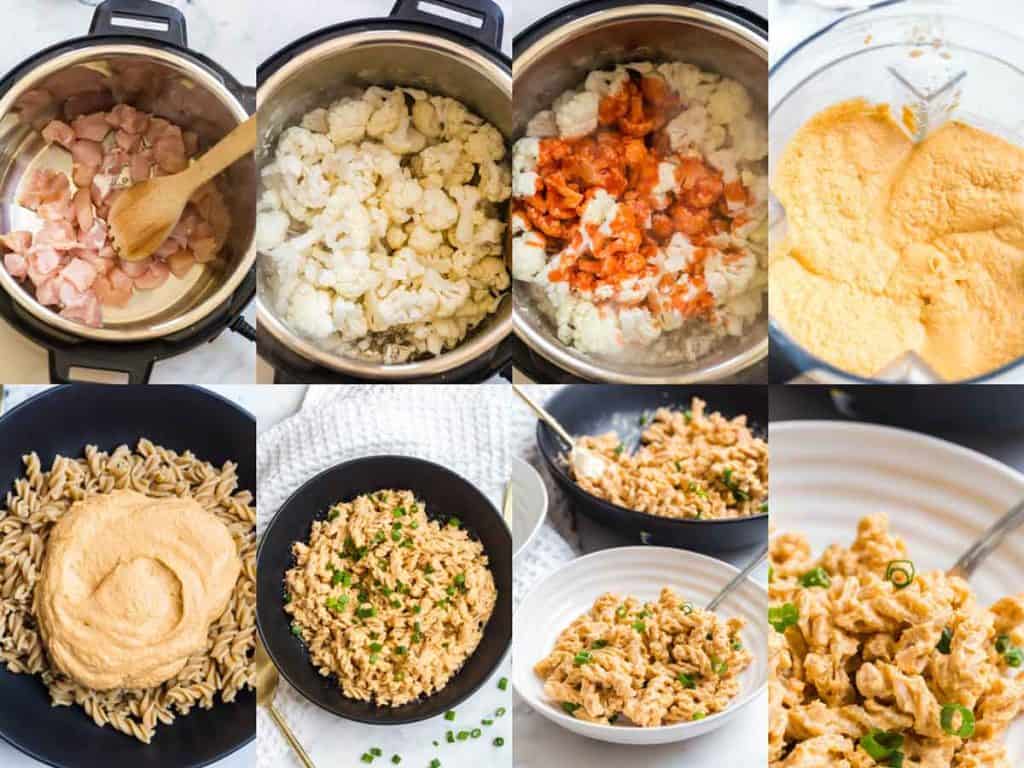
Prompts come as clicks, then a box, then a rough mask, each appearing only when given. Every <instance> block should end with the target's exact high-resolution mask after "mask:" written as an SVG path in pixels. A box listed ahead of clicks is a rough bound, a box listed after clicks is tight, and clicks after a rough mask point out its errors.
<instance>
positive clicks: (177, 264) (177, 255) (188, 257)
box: [167, 248, 196, 277]
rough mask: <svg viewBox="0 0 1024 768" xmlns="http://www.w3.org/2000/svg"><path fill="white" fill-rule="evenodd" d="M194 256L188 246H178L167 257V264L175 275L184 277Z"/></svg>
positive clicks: (193, 261)
mask: <svg viewBox="0 0 1024 768" xmlns="http://www.w3.org/2000/svg"><path fill="white" fill-rule="evenodd" d="M195 262H196V259H195V256H193V255H192V251H190V250H189V249H188V248H179V249H178V250H176V251H175V252H174V253H172V254H171V255H170V256H169V257H168V259H167V266H168V268H170V270H171V273H172V274H173V275H174V276H175V277H184V276H185V275H187V274H188V271H189V270H190V269H192V265H193V264H195Z"/></svg>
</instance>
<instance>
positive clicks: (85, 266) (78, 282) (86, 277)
mask: <svg viewBox="0 0 1024 768" xmlns="http://www.w3.org/2000/svg"><path fill="white" fill-rule="evenodd" d="M60 274H61V277H63V278H64V279H65V280H67V281H68V282H70V283H71V284H72V285H74V286H75V287H76V288H77V289H78V290H80V291H87V290H89V288H90V287H91V286H92V284H93V282H95V280H96V268H95V267H94V266H93V265H92V264H90V263H89V262H88V261H86V260H85V259H72V260H71V262H70V263H69V264H68V265H67V266H66V267H64V269H62V270H61V273H60Z"/></svg>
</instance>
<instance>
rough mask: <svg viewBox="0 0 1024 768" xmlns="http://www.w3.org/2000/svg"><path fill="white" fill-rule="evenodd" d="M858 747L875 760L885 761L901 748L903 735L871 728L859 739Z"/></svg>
mask: <svg viewBox="0 0 1024 768" xmlns="http://www.w3.org/2000/svg"><path fill="white" fill-rule="evenodd" d="M860 746H861V748H862V749H863V750H864V751H865V752H867V753H868V755H870V756H871V757H872V758H874V759H875V760H885V759H886V758H888V757H892V755H893V753H895V752H896V751H897V750H898V749H899V748H900V747H902V746H903V734H902V733H895V732H893V731H882V730H879V729H878V728H872V729H871V730H870V731H868V732H867V733H866V734H864V735H863V736H861V737H860Z"/></svg>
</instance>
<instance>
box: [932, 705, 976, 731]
mask: <svg viewBox="0 0 1024 768" xmlns="http://www.w3.org/2000/svg"><path fill="white" fill-rule="evenodd" d="M957 714H959V715H960V727H959V728H954V727H953V718H954V717H956V715H957ZM939 723H940V724H941V725H942V730H944V731H945V732H946V733H948V734H949V735H950V736H959V737H960V738H961V739H969V738H971V736H973V735H974V713H973V712H971V710H969V709H968V708H967V707H965V706H963V705H962V704H944V705H943V707H942V712H940V713H939Z"/></svg>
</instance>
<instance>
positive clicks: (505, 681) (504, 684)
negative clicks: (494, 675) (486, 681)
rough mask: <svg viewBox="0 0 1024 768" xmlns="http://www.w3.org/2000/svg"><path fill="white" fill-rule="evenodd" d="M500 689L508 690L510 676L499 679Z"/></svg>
mask: <svg viewBox="0 0 1024 768" xmlns="http://www.w3.org/2000/svg"><path fill="white" fill-rule="evenodd" d="M498 690H500V691H507V690H508V678H507V677H503V678H501V680H499V681H498Z"/></svg>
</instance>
